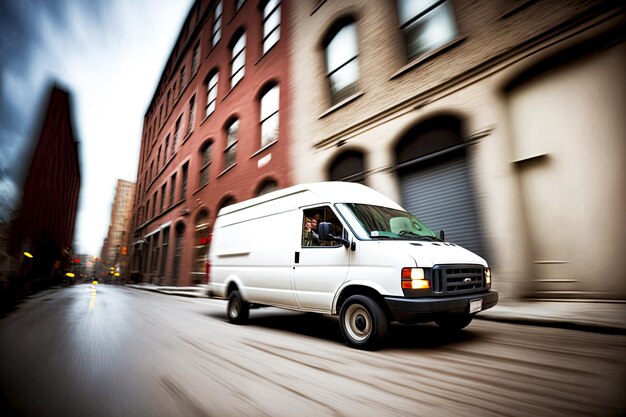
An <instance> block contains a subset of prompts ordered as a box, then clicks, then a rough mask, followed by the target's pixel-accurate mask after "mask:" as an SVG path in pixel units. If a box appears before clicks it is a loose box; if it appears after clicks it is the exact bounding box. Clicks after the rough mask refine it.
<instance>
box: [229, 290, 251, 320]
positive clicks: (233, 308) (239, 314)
mask: <svg viewBox="0 0 626 417" xmlns="http://www.w3.org/2000/svg"><path fill="white" fill-rule="evenodd" d="M226 312H227V313H228V321H229V322H231V323H233V324H241V323H244V322H245V321H246V320H248V317H249V315H250V304H248V303H247V302H245V301H244V300H243V299H242V298H241V295H240V294H239V291H237V290H235V291H233V292H231V293H230V296H229V297H228V306H227V307H226Z"/></svg>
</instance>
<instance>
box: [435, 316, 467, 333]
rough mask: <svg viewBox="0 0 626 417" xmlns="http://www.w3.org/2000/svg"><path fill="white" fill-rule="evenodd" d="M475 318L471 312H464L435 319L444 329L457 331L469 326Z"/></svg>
mask: <svg viewBox="0 0 626 417" xmlns="http://www.w3.org/2000/svg"><path fill="white" fill-rule="evenodd" d="M473 318H474V317H472V316H471V315H469V314H462V315H455V316H447V317H443V318H440V319H437V320H435V323H437V326H439V327H441V328H442V329H443V330H446V331H451V332H456V331H459V330H461V329H464V328H465V327H467V325H468V324H470V323H471V322H472V319H473Z"/></svg>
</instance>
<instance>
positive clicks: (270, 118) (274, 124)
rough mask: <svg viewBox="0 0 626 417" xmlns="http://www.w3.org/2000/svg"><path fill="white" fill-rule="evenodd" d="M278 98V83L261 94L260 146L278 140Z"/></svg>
mask: <svg viewBox="0 0 626 417" xmlns="http://www.w3.org/2000/svg"><path fill="white" fill-rule="evenodd" d="M279 99H280V90H279V88H278V85H274V86H273V87H272V88H271V89H270V90H268V91H267V92H265V93H264V94H263V95H262V96H261V148H263V147H265V146H267V145H269V144H270V143H272V142H275V141H277V140H278V106H279V101H280V100H279Z"/></svg>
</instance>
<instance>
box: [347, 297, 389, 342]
mask: <svg viewBox="0 0 626 417" xmlns="http://www.w3.org/2000/svg"><path fill="white" fill-rule="evenodd" d="M339 326H340V328H341V334H342V335H343V338H344V340H345V342H346V344H347V345H348V346H351V347H355V348H358V349H368V350H372V349H376V348H378V347H379V346H380V344H381V342H382V341H383V340H384V338H385V336H386V335H387V327H388V322H387V317H386V316H385V313H384V312H383V310H382V309H381V308H380V306H379V305H378V303H377V302H376V301H374V300H372V299H371V298H369V297H366V296H363V295H353V296H351V297H350V298H348V299H347V300H346V302H345V303H343V305H342V306H341V313H340V315H339Z"/></svg>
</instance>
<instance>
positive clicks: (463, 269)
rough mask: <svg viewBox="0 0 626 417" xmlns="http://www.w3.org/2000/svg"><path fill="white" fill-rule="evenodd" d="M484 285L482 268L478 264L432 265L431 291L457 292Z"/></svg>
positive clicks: (469, 290) (475, 288)
mask: <svg viewBox="0 0 626 417" xmlns="http://www.w3.org/2000/svg"><path fill="white" fill-rule="evenodd" d="M484 287H485V281H484V268H483V267H482V266H480V265H435V266H434V267H433V275H432V288H433V292H436V293H446V294H450V293H457V294H458V293H464V292H472V291H473V290H477V289H483V288H484Z"/></svg>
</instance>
